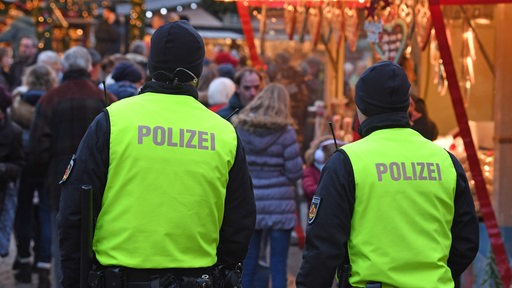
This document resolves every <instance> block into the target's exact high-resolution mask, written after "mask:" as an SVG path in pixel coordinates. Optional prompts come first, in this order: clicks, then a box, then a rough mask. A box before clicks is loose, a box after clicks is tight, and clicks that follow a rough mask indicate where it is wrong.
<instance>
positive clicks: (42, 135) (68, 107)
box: [28, 46, 117, 283]
mask: <svg viewBox="0 0 512 288" xmlns="http://www.w3.org/2000/svg"><path fill="white" fill-rule="evenodd" d="M62 68H63V75H62V81H61V82H60V84H59V85H57V87H55V88H53V89H51V90H49V91H48V92H47V93H46V94H44V95H43V97H41V99H40V100H39V102H38V104H37V106H36V112H35V117H34V121H33V122H32V126H31V130H30V149H29V152H30V154H29V156H30V158H29V159H28V161H29V162H30V163H32V164H33V165H34V170H35V171H34V173H36V174H35V175H38V176H42V177H45V190H46V191H47V193H48V197H49V198H50V208H51V210H52V232H53V233H52V234H53V235H52V246H53V247H52V248H53V249H52V253H53V256H54V257H55V259H57V260H58V259H60V250H59V248H58V234H57V230H56V224H55V217H56V215H57V212H58V210H59V198H60V189H61V188H60V185H59V181H60V180H61V179H62V175H64V172H65V171H66V167H67V166H68V163H69V161H70V160H71V159H72V157H73V154H74V153H75V152H76V149H77V147H78V144H79V143H80V140H81V139H82V137H83V135H84V134H85V131H86V130H87V127H88V126H89V124H90V123H91V122H92V120H93V119H94V118H95V117H96V115H98V114H99V113H100V112H101V111H102V110H103V109H104V108H105V107H106V106H108V104H110V103H112V102H114V101H116V100H117V99H116V98H115V97H114V96H112V95H110V94H109V95H108V96H107V97H108V98H107V99H105V95H104V93H103V91H102V90H100V89H99V88H98V86H96V85H95V84H94V82H93V81H91V75H90V74H89V71H91V68H92V60H91V55H90V53H89V51H88V50H87V49H86V48H84V47H81V46H75V47H73V48H70V49H68V50H67V51H66V52H64V55H63V56H62ZM59 264H60V261H55V267H54V268H55V269H54V275H55V277H56V279H59V280H60V278H61V274H62V273H61V269H60V265H59ZM56 283H58V282H56Z"/></svg>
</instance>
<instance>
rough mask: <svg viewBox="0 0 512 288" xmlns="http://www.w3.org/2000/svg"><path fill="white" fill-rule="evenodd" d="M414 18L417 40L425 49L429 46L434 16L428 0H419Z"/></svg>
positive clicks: (421, 47)
mask: <svg viewBox="0 0 512 288" xmlns="http://www.w3.org/2000/svg"><path fill="white" fill-rule="evenodd" d="M414 19H415V20H414V24H415V28H414V29H415V30H416V31H415V32H416V41H418V46H419V47H420V49H421V51H423V50H425V48H426V47H427V43H428V40H429V38H430V31H432V16H431V15H430V10H429V9H428V3H427V1H425V0H424V1H420V2H418V4H417V5H416V7H415V8H414Z"/></svg>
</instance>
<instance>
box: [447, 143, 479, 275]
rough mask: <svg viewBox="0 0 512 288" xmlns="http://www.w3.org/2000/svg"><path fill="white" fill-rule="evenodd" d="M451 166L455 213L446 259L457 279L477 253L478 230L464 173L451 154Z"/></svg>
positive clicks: (473, 206)
mask: <svg viewBox="0 0 512 288" xmlns="http://www.w3.org/2000/svg"><path fill="white" fill-rule="evenodd" d="M449 154H450V157H451V158H452V161H453V165H454V167H455V170H456V172H457V186H456V191H455V199H454V207H455V213H454V217H453V223H452V228H451V231H452V245H451V248H450V256H449V257H448V267H450V270H451V271H452V277H453V279H457V278H458V277H459V276H460V275H461V274H462V272H464V270H466V268H467V267H468V266H469V264H471V262H472V261H473V259H474V258H475V256H476V253H477V252H478V245H479V243H478V242H479V229H478V218H477V215H476V212H475V205H474V203H473V198H472V196H471V191H470V190H469V184H468V180H467V178H466V173H465V172H464V168H463V167H462V165H461V164H460V162H459V161H458V160H457V158H455V156H454V155H453V154H451V153H449Z"/></svg>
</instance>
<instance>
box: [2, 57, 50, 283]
mask: <svg viewBox="0 0 512 288" xmlns="http://www.w3.org/2000/svg"><path fill="white" fill-rule="evenodd" d="M57 82H58V80H57V74H56V73H55V70H53V69H52V68H51V66H48V65H45V64H36V65H33V66H30V67H28V68H27V70H26V71H25V73H24V76H23V86H22V87H24V89H17V91H15V92H14V93H13V94H14V97H13V98H14V99H13V101H14V102H13V105H12V106H11V109H10V114H11V118H12V120H13V121H15V122H16V123H17V124H18V125H19V126H20V127H22V129H23V149H24V151H25V153H26V155H27V158H30V157H29V156H28V154H29V149H30V147H29V146H30V141H29V134H30V126H31V125H32V121H33V120H34V114H35V106H36V105H37V102H38V101H39V99H41V97H42V96H43V95H44V94H45V93H46V91H48V90H49V89H51V88H54V87H55V86H57ZM22 90H26V91H24V92H22ZM45 176H46V175H41V174H38V173H34V167H33V163H30V162H28V163H27V164H26V165H25V166H24V167H23V170H22V172H21V175H20V180H19V186H18V207H17V209H16V217H15V222H14V236H15V238H16V259H15V262H14V264H13V267H16V268H17V271H16V273H15V274H14V278H15V279H16V280H17V281H18V282H21V283H31V282H32V272H33V269H32V267H35V268H36V271H37V272H38V287H39V288H44V287H50V278H49V275H50V273H49V269H50V267H51V263H52V252H51V232H52V228H51V223H52V222H51V210H50V204H49V200H48V193H47V191H46V190H45V188H44V183H45ZM36 191H37V197H38V199H39V202H38V203H37V205H35V204H34V201H33V199H34V194H35V193H36ZM36 223H37V225H36ZM32 240H33V243H34V248H35V249H34V252H35V253H34V255H32V248H31V247H32ZM32 256H34V257H33V259H34V261H32Z"/></svg>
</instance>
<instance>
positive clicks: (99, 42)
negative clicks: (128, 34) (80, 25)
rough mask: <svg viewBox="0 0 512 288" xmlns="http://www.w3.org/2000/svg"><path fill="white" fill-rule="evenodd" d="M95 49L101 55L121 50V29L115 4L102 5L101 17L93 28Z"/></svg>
mask: <svg viewBox="0 0 512 288" xmlns="http://www.w3.org/2000/svg"><path fill="white" fill-rule="evenodd" d="M94 35H95V37H96V46H95V49H96V50H97V51H98V53H100V55H101V57H105V56H109V55H112V54H116V53H120V52H121V40H122V38H123V37H122V36H123V35H122V29H121V23H120V22H119V19H118V17H117V13H116V6H115V4H107V5H106V6H105V7H103V14H102V19H101V21H100V22H99V23H98V26H96V30H95V34H94Z"/></svg>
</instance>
